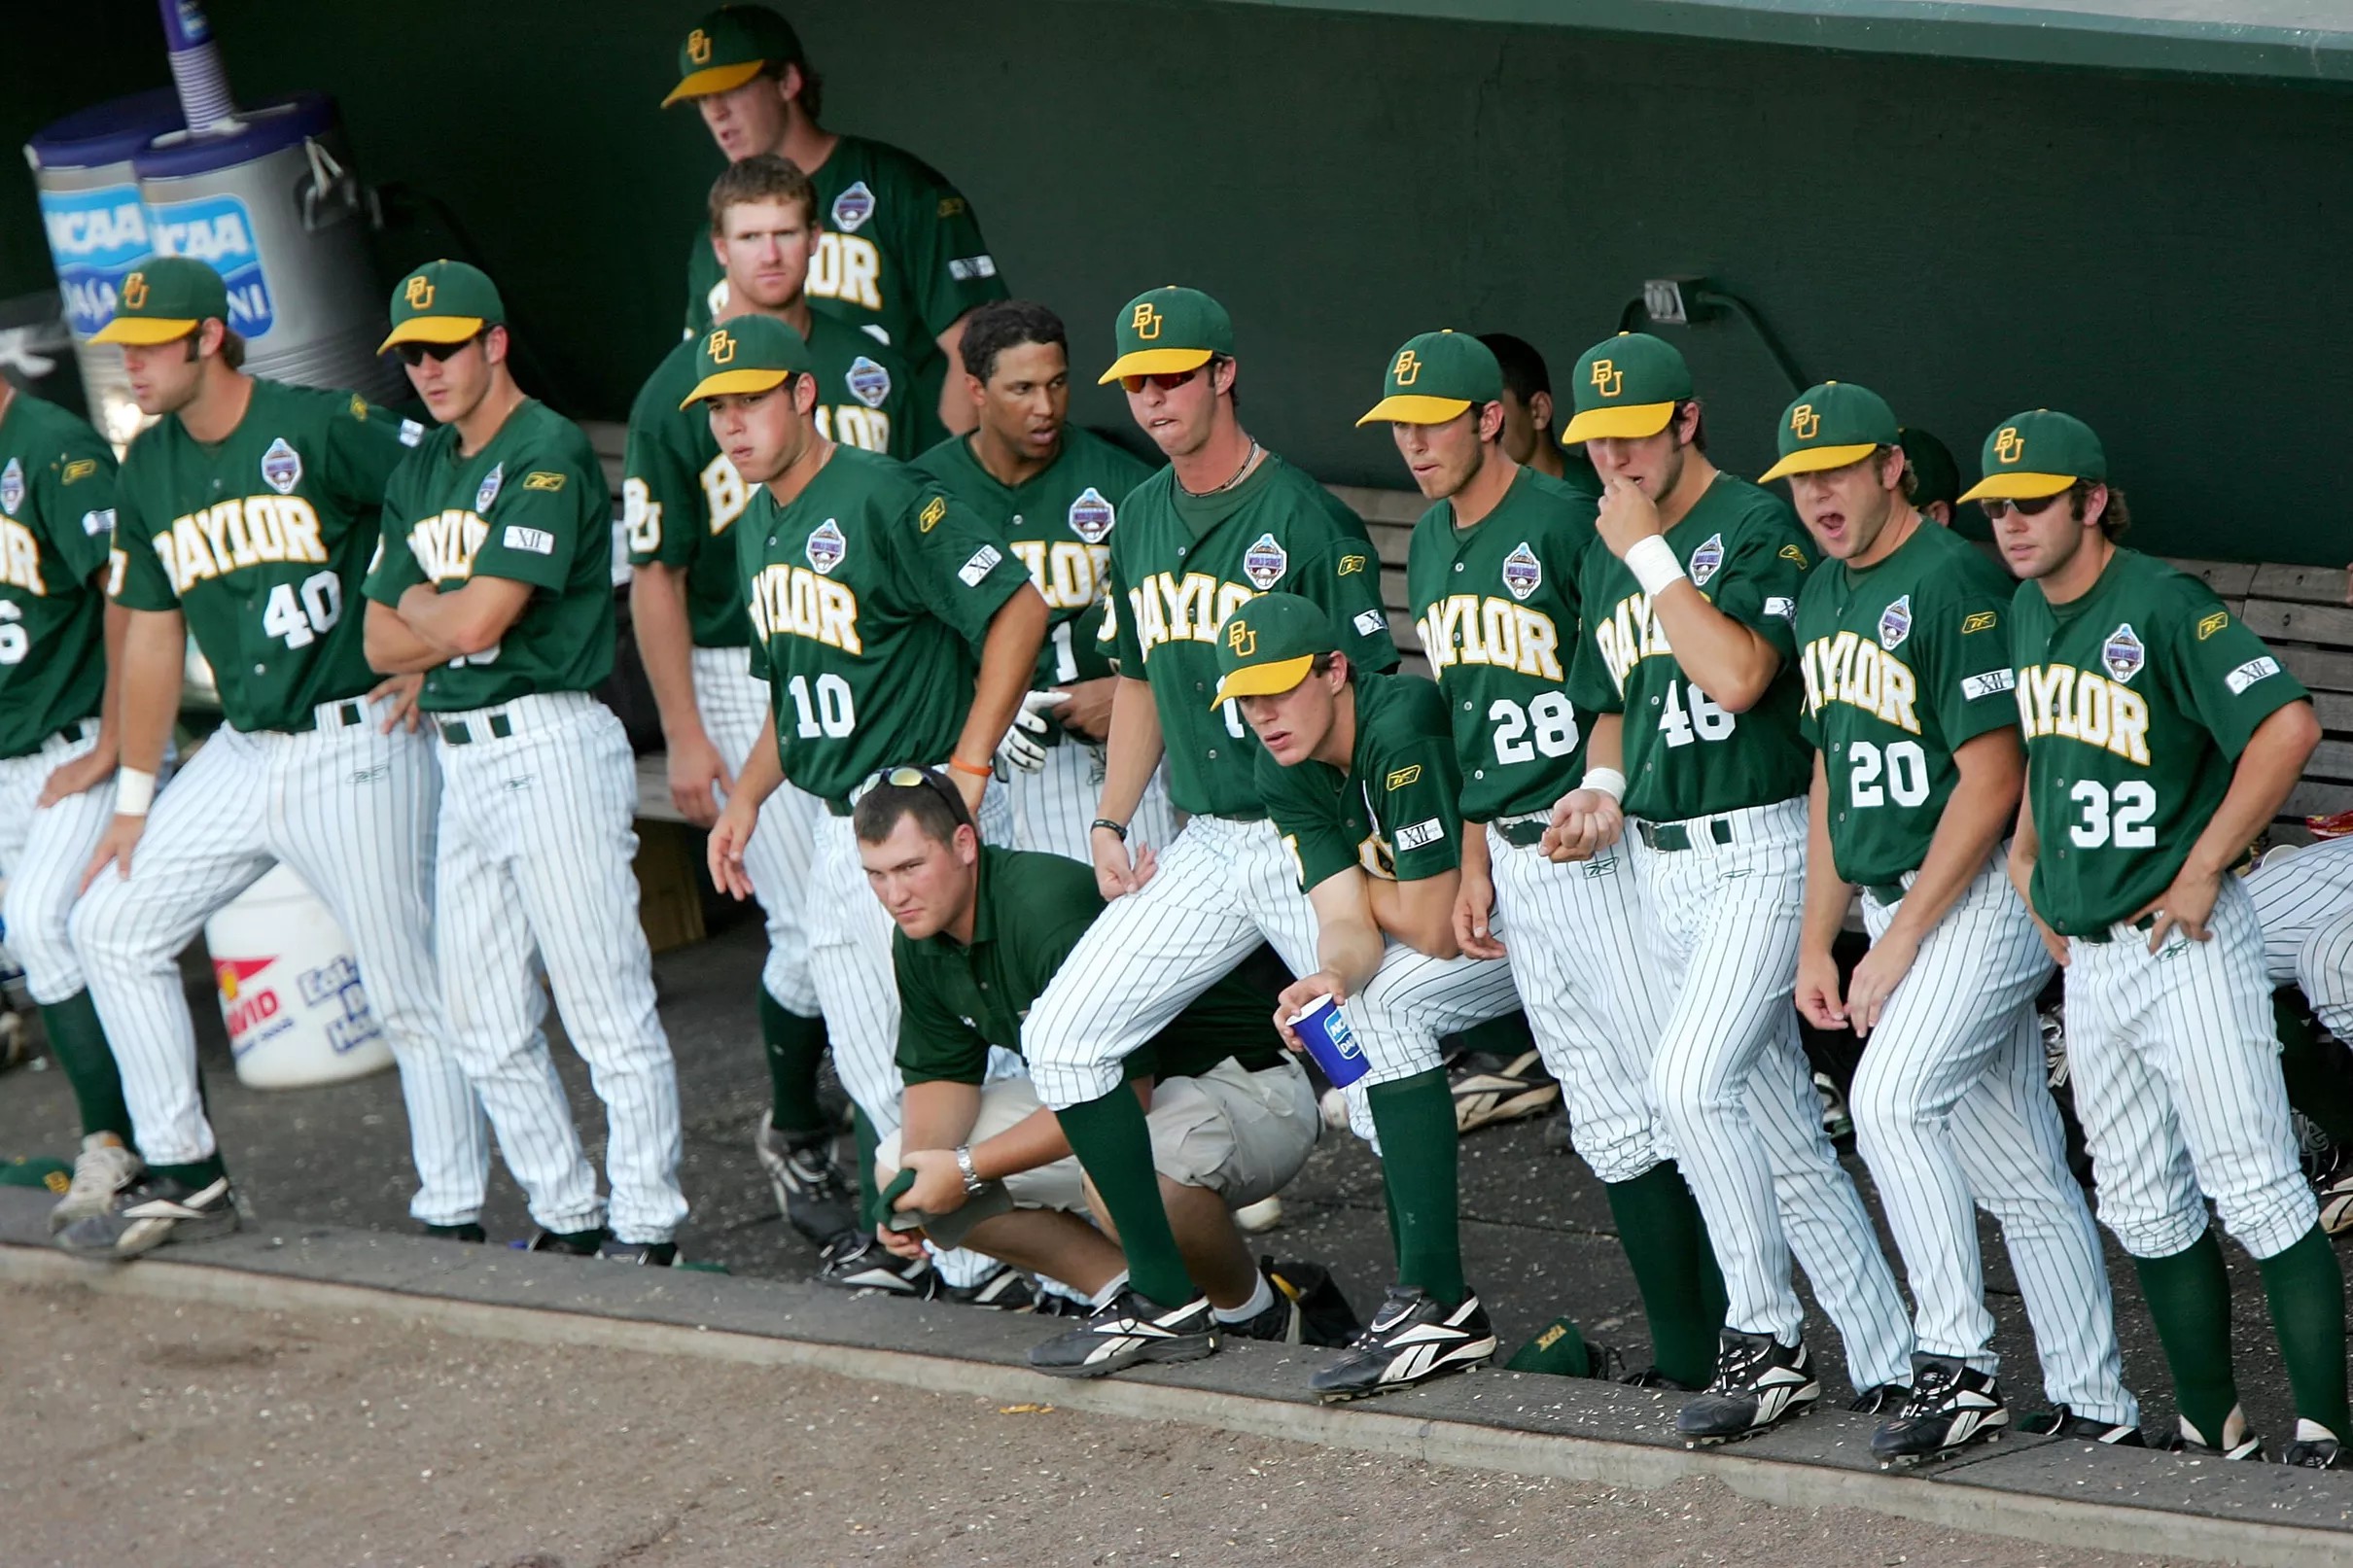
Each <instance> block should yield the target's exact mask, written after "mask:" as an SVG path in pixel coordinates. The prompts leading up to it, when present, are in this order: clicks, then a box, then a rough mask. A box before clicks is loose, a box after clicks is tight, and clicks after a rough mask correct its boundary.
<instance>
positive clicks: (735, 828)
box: [706, 797, 759, 903]
mask: <svg viewBox="0 0 2353 1568" xmlns="http://www.w3.org/2000/svg"><path fill="white" fill-rule="evenodd" d="M758 825H759V808H758V807H757V806H755V805H753V804H752V803H751V801H750V800H748V799H744V798H742V797H738V798H737V799H734V800H730V801H729V802H727V809H726V810H725V811H723V812H720V814H719V820H718V821H716V822H714V823H712V824H711V839H710V844H709V847H708V850H707V852H706V853H707V854H709V856H710V862H711V882H712V886H714V887H716V888H718V889H719V890H720V891H721V892H723V893H726V894H728V895H729V896H731V897H732V898H734V899H735V900H736V902H738V903H741V902H742V901H743V900H745V899H747V898H749V897H751V896H752V874H751V873H750V872H748V871H746V870H745V869H744V850H745V848H746V847H747V846H749V845H750V844H751V842H752V830H753V829H754V828H755V827H757V826H758Z"/></svg>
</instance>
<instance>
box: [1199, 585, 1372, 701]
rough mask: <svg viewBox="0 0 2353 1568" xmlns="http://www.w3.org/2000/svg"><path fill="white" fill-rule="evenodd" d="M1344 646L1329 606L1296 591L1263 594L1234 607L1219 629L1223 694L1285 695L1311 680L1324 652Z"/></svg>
mask: <svg viewBox="0 0 2353 1568" xmlns="http://www.w3.org/2000/svg"><path fill="white" fill-rule="evenodd" d="M1339 650H1340V634H1339V633H1338V632H1336V631H1334V630H1332V618H1331V616H1329V615H1326V614H1325V613H1324V612H1323V607H1322V606H1320V605H1318V604H1317V603H1316V602H1315V601H1314V600H1312V599H1302V598H1300V597H1299V595H1297V594H1295V593H1262V594H1260V595H1259V596H1258V597H1257V598H1255V599H1251V600H1248V601H1246V602H1245V603H1243V604H1241V605H1238V606H1236V607H1235V609H1234V612H1233V613H1232V614H1230V615H1228V616H1226V618H1225V624H1224V625H1222V626H1220V627H1218V628H1217V674H1218V676H1219V678H1220V679H1218V681H1217V695H1216V696H1214V697H1212V698H1211V699H1210V706H1211V707H1212V708H1214V707H1216V706H1217V705H1218V704H1219V703H1221V702H1224V701H1226V700H1227V699H1228V698H1232V697H1279V696H1281V695H1282V693H1284V692H1286V691H1288V690H1290V689H1291V688H1292V687H1293V686H1295V685H1297V684H1299V682H1300V681H1302V680H1305V679H1307V672H1308V667H1309V666H1310V665H1312V664H1314V663H1315V662H1316V656H1317V654H1319V653H1336V652H1338V651H1339Z"/></svg>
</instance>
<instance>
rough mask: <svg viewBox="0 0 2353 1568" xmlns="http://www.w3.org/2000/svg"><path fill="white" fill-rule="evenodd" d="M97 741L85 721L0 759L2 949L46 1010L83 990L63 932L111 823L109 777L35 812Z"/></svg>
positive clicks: (77, 961) (93, 725) (92, 723)
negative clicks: (62, 772) (4, 896)
mask: <svg viewBox="0 0 2353 1568" xmlns="http://www.w3.org/2000/svg"><path fill="white" fill-rule="evenodd" d="M97 744H98V721H97V720H96V719H94V718H87V719H84V720H82V721H81V722H80V723H78V724H72V725H68V726H67V727H66V728H65V729H64V730H62V731H60V732H59V733H57V734H55V735H53V736H51V737H50V738H49V739H48V740H47V741H45V742H43V743H42V745H41V748H40V749H38V750H35V751H29V752H27V753H25V754H24V755H23V756H16V757H7V758H0V877H6V878H7V879H8V902H7V909H6V912H5V914H0V920H5V921H6V923H7V925H8V951H9V952H10V953H12V954H14V955H15V956H16V958H17V961H18V963H20V964H22V965H24V985H25V989H26V990H27V991H30V992H31V993H32V994H33V1000H34V1001H36V1002H39V1003H41V1004H42V1005H43V1006H48V1005H50V1004H51V1003H53V1002H61V1001H63V1000H65V999H66V998H67V997H68V996H71V995H72V994H73V993H76V992H78V991H80V990H82V989H83V979H82V959H81V958H80V957H79V956H78V955H77V954H76V953H75V952H74V944H73V938H72V936H71V935H70V934H69V932H68V930H67V926H68V923H69V922H70V921H71V920H72V918H73V913H74V900H75V899H76V898H78V897H79V896H80V895H81V890H82V872H83V870H84V868H85V867H87V866H88V864H89V857H90V853H91V852H92V851H93V850H95V849H96V848H97V847H98V840H99V839H100V838H101V837H102V836H104V834H105V832H106V829H107V826H108V824H109V823H111V822H112V821H113V820H114V819H115V783H114V781H113V780H112V779H109V780H107V781H106V782H105V783H104V784H99V785H97V786H96V787H95V788H91V789H86V790H84V791H83V792H82V793H80V794H78V795H68V796H66V797H65V798H64V799H63V800H60V801H58V802H57V803H56V804H55V805H53V806H46V807H42V808H40V809H38V810H36V809H35V807H34V803H35V802H36V801H38V800H39V799H40V798H41V789H42V786H43V785H45V784H48V783H49V776H50V775H51V774H53V773H54V772H56V771H57V770H58V769H59V768H61V767H63V766H64V765H65V764H66V763H68V762H71V761H72V760H74V758H76V757H79V756H87V755H88V753H89V750H90V749H91V748H92V747H94V746H96V745H97Z"/></svg>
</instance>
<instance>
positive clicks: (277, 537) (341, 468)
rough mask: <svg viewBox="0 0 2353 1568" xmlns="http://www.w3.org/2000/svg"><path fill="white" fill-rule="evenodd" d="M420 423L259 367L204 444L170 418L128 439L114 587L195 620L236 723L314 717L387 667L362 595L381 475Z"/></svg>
mask: <svg viewBox="0 0 2353 1568" xmlns="http://www.w3.org/2000/svg"><path fill="white" fill-rule="evenodd" d="M424 435H425V432H424V428H423V427H422V426H420V425H418V424H417V423H416V422H415V421H414V420H406V419H402V418H400V417H399V416H398V415H395V414H390V413H387V412H385V411H384V410H383V409H381V408H378V407H375V406H373V405H372V404H370V403H369V402H368V401H365V400H363V399H362V398H361V397H360V396H359V395H358V394H357V393H350V392H318V391H313V390H311V389H309V388H307V387H290V386H285V385H283V384H281V383H279V382H275V381H264V380H262V379H261V378H259V377H256V378H255V379H254V382H253V392H252V401H250V402H248V403H247V404H246V408H245V417H244V418H242V419H240V420H238V421H237V428H236V429H235V430H232V431H230V432H229V433H228V437H227V438H226V439H224V440H221V441H218V442H215V443H213V444H210V445H206V444H205V443H203V442H200V441H198V440H196V439H195V437H193V436H190V435H189V434H188V429H187V427H186V426H184V425H182V424H181V423H180V418H179V416H178V415H177V414H166V415H165V416H164V417H163V418H162V419H160V420H158V421H157V422H156V424H155V425H154V426H152V427H151V428H149V429H148V430H145V431H142V432H141V433H140V434H139V436H138V437H137V438H136V439H135V440H133V441H132V442H131V443H130V451H129V452H128V453H127V454H126V455H125V456H124V458H123V471H122V474H121V476H120V479H119V481H118V487H117V495H118V499H117V503H116V508H115V560H116V568H115V578H114V581H115V587H114V594H115V598H116V599H117V600H118V601H119V602H120V603H122V604H123V605H124V606H126V607H128V608H129V609H132V610H180V611H181V612H183V613H184V614H185V615H186V616H187V617H188V630H189V635H190V636H192V637H193V638H194V639H195V643H196V649H197V651H198V652H200V653H202V654H203V655H204V657H205V658H206V660H208V661H209V662H210V663H211V665H212V671H213V677H214V679H216V680H217V681H218V682H219V685H220V689H221V711H222V713H223V714H224V715H225V716H226V717H227V718H228V722H229V724H230V725H231V726H232V727H233V728H236V729H240V730H300V729H308V728H309V727H310V725H311V721H312V710H313V709H315V708H317V707H318V706H319V705H320V704H321V703H330V702H339V701H341V700H342V699H344V698H346V697H356V696H359V695H361V694H362V693H364V692H366V691H368V690H369V688H371V687H372V686H374V685H375V683H376V681H377V680H378V679H381V678H380V677H378V676H377V675H376V673H375V672H374V671H373V670H370V669H369V667H368V659H367V656H366V654H364V653H363V652H362V651H361V647H360V632H361V625H362V622H363V621H364V620H365V619H366V617H365V616H363V615H362V614H360V613H359V611H360V608H361V607H360V605H359V604H358V602H357V601H358V600H359V597H360V588H361V583H362V580H363V579H364V578H365V576H366V575H367V572H368V562H369V557H370V556H371V555H372V554H373V553H374V552H375V548H376V536H377V514H378V511H379V509H380V508H381V506H382V505H383V502H384V483H385V481H386V480H387V479H388V478H389V477H390V476H391V474H392V471H393V470H394V469H396V468H398V467H399V466H400V464H401V460H402V459H403V458H404V457H406V456H407V455H408V453H409V449H410V447H412V446H414V445H415V444H416V443H417V442H418V441H420V440H422V439H423V438H424ZM347 602H348V603H349V606H350V610H351V613H349V614H346V613H344V610H345V606H346V603H347Z"/></svg>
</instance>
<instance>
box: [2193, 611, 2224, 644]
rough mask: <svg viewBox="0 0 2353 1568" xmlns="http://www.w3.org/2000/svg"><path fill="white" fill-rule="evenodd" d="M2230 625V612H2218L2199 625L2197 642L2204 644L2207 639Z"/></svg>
mask: <svg viewBox="0 0 2353 1568" xmlns="http://www.w3.org/2000/svg"><path fill="white" fill-rule="evenodd" d="M2228 625H2230V611H2229V610H2216V611H2215V612H2214V613H2213V614H2211V615H2208V616H2207V617H2206V618H2205V619H2204V620H2201V621H2199V622H2198V623H2197V640H2198V641H2199V642H2201V643H2203V642H2204V641H2205V640H2206V639H2207V638H2209V637H2212V636H2213V635H2214V634H2215V633H2216V632H2219V631H2221V630H2222V629H2223V628H2224V627H2226V626H2228Z"/></svg>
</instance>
